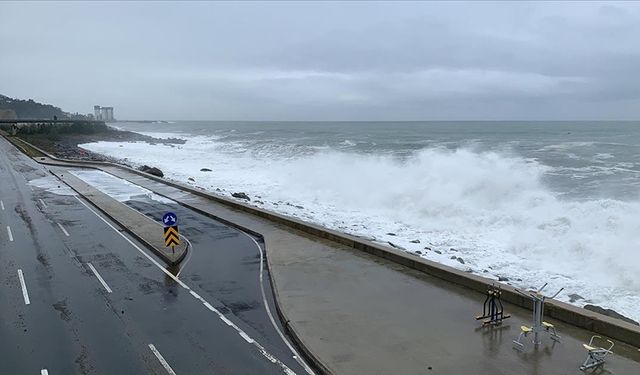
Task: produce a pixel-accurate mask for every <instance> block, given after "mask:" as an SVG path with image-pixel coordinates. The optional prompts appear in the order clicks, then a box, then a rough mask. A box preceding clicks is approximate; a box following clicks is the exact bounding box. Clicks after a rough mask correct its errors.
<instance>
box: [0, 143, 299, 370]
mask: <svg viewBox="0 0 640 375" xmlns="http://www.w3.org/2000/svg"><path fill="white" fill-rule="evenodd" d="M47 176H50V174H49V173H47V171H46V170H45V169H44V168H43V167H41V166H40V165H38V164H36V163H34V162H33V161H32V160H31V159H28V158H26V157H25V156H24V155H23V154H21V153H19V152H18V151H17V150H16V149H15V148H13V147H12V146H11V145H9V144H8V143H7V142H6V141H5V140H4V139H0V181H1V183H0V199H1V200H2V206H3V207H4V209H2V210H0V224H1V225H0V337H1V338H2V339H1V340H0V353H2V355H1V360H0V373H1V374H22V373H25V374H27V373H38V371H40V370H41V369H47V370H48V373H49V374H52V375H54V374H74V373H77V374H151V373H154V374H167V373H170V372H169V370H168V369H167V368H165V367H164V366H163V365H162V363H161V361H160V360H159V359H158V357H157V356H156V353H154V351H152V350H151V348H150V346H149V345H150V344H151V345H153V348H154V349H156V350H157V353H158V354H159V355H161V356H162V357H163V358H164V360H166V362H167V363H168V365H169V366H170V367H171V368H172V370H173V371H175V373H177V374H202V373H216V374H225V373H229V374H231V373H232V374H258V373H260V374H263V373H264V374H269V373H273V374H278V373H283V372H284V371H285V369H286V368H290V369H291V370H293V371H294V372H296V373H299V374H302V373H304V369H302V367H301V366H300V365H299V364H298V363H297V362H296V360H295V359H294V358H293V354H292V353H291V351H290V350H289V348H288V347H287V345H286V344H285V343H284V342H283V341H282V338H281V337H280V335H279V333H278V332H277V331H276V329H275V328H274V327H273V326H272V325H271V322H270V319H269V317H268V315H267V314H266V312H265V308H264V304H263V299H262V293H261V290H260V288H259V285H260V282H259V280H260V279H259V268H260V267H259V266H260V261H259V257H260V252H259V249H258V248H257V246H256V244H255V243H254V242H253V240H252V239H251V238H249V237H247V236H245V235H243V234H242V233H240V232H238V231H237V230H235V229H232V228H228V227H226V226H224V225H221V224H219V223H215V222H213V221H212V220H211V219H209V218H195V217H194V218H193V221H194V223H195V222H197V223H198V224H197V225H193V226H192V227H191V228H189V226H187V227H186V228H185V234H187V235H188V236H189V237H191V239H192V242H193V244H194V249H197V250H196V251H197V253H196V252H194V254H193V255H192V256H191V258H190V259H189V262H188V263H187V264H186V265H185V268H184V269H183V271H182V273H181V274H180V279H178V280H179V281H177V280H176V279H174V278H172V277H170V276H168V275H167V274H166V273H165V272H163V270H162V269H160V268H159V267H158V264H159V263H158V259H156V258H155V257H154V256H153V255H151V254H150V252H149V251H148V250H146V249H145V248H144V247H143V246H142V245H141V244H139V243H137V242H136V241H135V240H133V239H131V238H130V237H129V236H128V235H127V234H126V233H124V231H123V230H122V229H121V228H119V227H118V226H117V225H116V224H115V223H113V222H111V221H109V220H108V219H105V218H103V217H101V215H100V216H99V214H98V213H97V212H95V211H96V209H95V208H93V207H91V206H90V205H89V204H87V202H84V201H82V200H81V199H79V198H78V197H76V196H73V195H58V194H53V193H51V192H48V191H46V189H43V188H39V187H34V186H31V185H29V183H28V181H29V180H34V179H38V178H43V177H47ZM50 178H53V177H50ZM153 203H157V202H153ZM131 204H132V205H135V204H137V205H140V206H141V208H145V206H146V209H147V211H152V210H153V209H154V207H152V205H151V202H144V201H139V202H136V203H135V204H134V203H131ZM166 208H167V207H160V208H158V207H155V211H154V212H153V213H151V215H152V216H153V215H156V214H157V213H159V212H160V211H162V210H164V209H166ZM172 208H174V209H175V208H176V207H172ZM179 215H183V216H184V219H188V218H189V213H188V212H182V211H179ZM7 226H9V228H10V231H11V235H9V231H8V230H7V228H6V227H7ZM135 246H137V247H138V248H139V249H136V248H135ZM140 249H141V250H142V251H141V250H140ZM92 267H93V268H92ZM94 269H95V271H96V272H97V273H98V274H99V275H100V276H101V278H102V279H103V281H104V283H105V284H106V286H105V285H103V284H102V282H101V280H99V279H98V278H97V277H96V275H95V273H94V271H93V270H94ZM18 270H21V271H22V274H23V277H24V282H25V287H26V291H27V293H28V298H29V304H28V305H27V304H25V298H24V295H23V288H22V285H21V282H20V279H19V276H18ZM214 273H216V275H213V274H214ZM217 273H219V274H217ZM181 284H184V285H185V286H188V289H186V288H185V287H184V286H183V285H181ZM107 287H108V288H109V289H110V290H111V292H109V291H108V290H107ZM267 293H268V294H267V297H269V296H270V293H269V290H267ZM196 296H197V297H198V298H196ZM203 301H204V302H203ZM205 302H206V304H205ZM267 303H271V304H272V303H273V301H269V299H267ZM207 304H208V306H207ZM209 307H210V308H209ZM212 309H214V310H215V311H218V312H219V313H220V314H221V315H222V316H223V317H224V319H223V318H222V317H221V316H220V315H218V314H217V313H215V312H214V310H212ZM239 332H242V333H243V334H244V336H242V335H241V334H239ZM256 343H257V344H259V345H256ZM265 353H267V354H268V355H265ZM270 356H271V357H270ZM274 358H275V359H277V360H274Z"/></svg>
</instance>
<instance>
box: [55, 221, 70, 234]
mask: <svg viewBox="0 0 640 375" xmlns="http://www.w3.org/2000/svg"><path fill="white" fill-rule="evenodd" d="M57 224H58V226H59V227H60V230H62V232H63V233H64V235H65V236H67V237H69V232H67V230H66V229H64V227H63V226H62V224H60V223H57Z"/></svg>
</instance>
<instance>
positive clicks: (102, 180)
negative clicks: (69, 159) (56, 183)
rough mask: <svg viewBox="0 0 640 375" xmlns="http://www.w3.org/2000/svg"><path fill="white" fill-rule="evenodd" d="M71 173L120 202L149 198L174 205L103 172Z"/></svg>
mask: <svg viewBox="0 0 640 375" xmlns="http://www.w3.org/2000/svg"><path fill="white" fill-rule="evenodd" d="M69 172H70V173H71V174H73V175H74V176H76V177H78V178H79V179H81V180H83V181H84V182H86V183H87V184H89V185H91V186H93V187H95V188H96V189H98V190H100V191H102V192H103V193H105V194H107V195H108V196H110V197H112V198H114V199H115V200H117V201H119V202H126V201H129V200H132V199H134V198H135V197H147V198H150V199H153V200H155V201H158V202H161V203H168V204H171V203H173V201H172V200H170V199H167V198H164V197H162V196H160V195H158V194H155V193H153V192H152V191H150V190H147V189H145V188H143V187H141V186H138V185H135V184H132V183H130V182H129V181H125V180H123V179H121V178H118V177H115V176H112V175H110V174H108V173H105V172H102V171H97V170H85V169H78V170H71V171H69Z"/></svg>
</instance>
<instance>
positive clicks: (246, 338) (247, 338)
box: [240, 331, 253, 344]
mask: <svg viewBox="0 0 640 375" xmlns="http://www.w3.org/2000/svg"><path fill="white" fill-rule="evenodd" d="M240 336H242V338H243V339H245V340H246V341H247V342H248V343H249V344H253V339H252V338H251V337H249V336H248V335H247V334H246V333H244V332H242V331H240Z"/></svg>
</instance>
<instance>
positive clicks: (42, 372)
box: [40, 368, 49, 375]
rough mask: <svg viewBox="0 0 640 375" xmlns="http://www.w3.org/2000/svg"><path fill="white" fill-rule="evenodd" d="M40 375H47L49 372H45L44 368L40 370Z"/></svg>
mask: <svg viewBox="0 0 640 375" xmlns="http://www.w3.org/2000/svg"><path fill="white" fill-rule="evenodd" d="M40 375H49V371H47V369H46V368H43V369H42V370H40Z"/></svg>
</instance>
